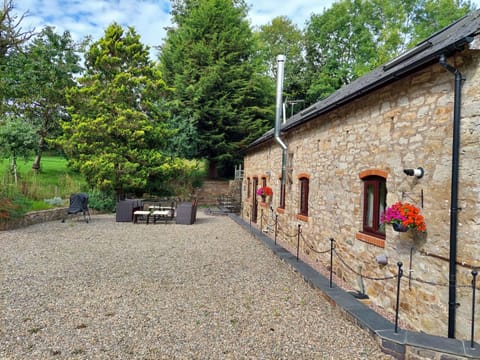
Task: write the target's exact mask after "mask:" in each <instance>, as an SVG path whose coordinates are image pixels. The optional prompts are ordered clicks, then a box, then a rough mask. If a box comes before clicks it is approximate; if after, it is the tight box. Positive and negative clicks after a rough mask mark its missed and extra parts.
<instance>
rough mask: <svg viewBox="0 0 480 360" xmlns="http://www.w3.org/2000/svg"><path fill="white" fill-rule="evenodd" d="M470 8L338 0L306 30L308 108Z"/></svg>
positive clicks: (448, 2) (416, 0)
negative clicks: (310, 104)
mask: <svg viewBox="0 0 480 360" xmlns="http://www.w3.org/2000/svg"><path fill="white" fill-rule="evenodd" d="M471 8H472V6H471V5H470V1H462V0H459V1H454V0H442V1H436V0H391V1H383V0H343V1H339V2H336V3H334V4H333V5H332V7H331V8H329V9H328V10H326V11H325V12H324V13H323V14H321V15H318V14H314V15H312V16H311V18H310V20H309V21H308V23H307V28H306V30H305V43H306V46H305V52H306V55H305V58H306V63H307V64H306V82H307V84H308V85H307V90H306V92H307V100H308V103H313V102H315V101H318V100H319V99H322V98H325V97H326V96H328V95H330V94H331V93H332V92H334V91H335V90H337V89H339V88H340V87H342V86H343V85H346V84H349V83H350V82H351V81H353V80H355V79H356V78H358V77H360V76H362V75H364V74H366V73H368V72H369V71H371V70H372V69H374V68H375V67H377V66H379V65H381V64H383V63H385V62H387V61H389V60H390V59H392V58H394V57H395V56H398V55H400V53H402V52H403V51H405V50H406V49H408V48H410V47H413V46H414V45H415V44H417V43H418V41H420V40H423V39H424V38H425V37H426V36H430V35H431V34H432V33H434V32H435V31H437V30H440V29H441V28H442V27H444V26H446V25H448V24H450V23H451V22H453V21H454V20H456V19H458V18H459V17H461V16H463V15H465V14H466V13H467V12H468V11H469V10H471Z"/></svg>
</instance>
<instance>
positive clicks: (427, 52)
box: [247, 9, 480, 150]
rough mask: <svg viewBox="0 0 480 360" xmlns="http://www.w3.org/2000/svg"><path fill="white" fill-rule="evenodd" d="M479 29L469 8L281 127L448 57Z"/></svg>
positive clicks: (477, 15)
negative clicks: (458, 16) (412, 46)
mask: <svg viewBox="0 0 480 360" xmlns="http://www.w3.org/2000/svg"><path fill="white" fill-rule="evenodd" d="M479 33H480V9H479V10H475V11H472V12H470V13H469V14H467V15H465V16H464V17H462V18H460V19H459V20H457V21H456V22H454V23H452V24H450V25H449V26H447V27H445V28H443V29H442V30H440V31H438V32H436V33H435V34H433V35H432V36H430V37H429V38H428V39H425V40H424V41H422V42H421V43H419V44H418V45H417V46H415V47H414V48H412V49H410V50H408V51H407V52H405V53H403V54H402V55H400V56H398V57H397V58H395V59H393V60H391V61H389V62H388V63H386V64H384V65H382V66H380V67H378V68H376V69H374V70H373V71H372V72H370V73H368V74H366V75H364V76H362V77H360V78H358V79H356V80H355V81H353V82H351V83H350V84H348V85H345V86H344V87H342V88H341V89H339V90H337V91H336V92H334V93H333V94H332V95H330V96H329V97H327V98H325V99H323V100H320V101H318V102H316V103H315V104H313V105H311V106H309V107H308V108H306V109H304V110H302V111H300V112H299V113H296V114H295V115H293V116H292V117H291V118H289V119H288V121H287V122H286V123H284V124H282V126H281V131H282V132H286V131H288V130H289V129H292V128H294V127H296V126H299V125H301V124H303V123H305V122H308V121H309V120H312V119H314V118H316V117H318V116H319V115H321V114H324V113H326V112H329V111H331V110H333V109H335V108H338V107H340V106H342V105H344V104H346V103H349V102H351V101H352V100H354V99H357V98H359V97H361V96H364V95H365V94H366V93H369V92H371V91H373V90H376V89H378V88H380V87H382V86H385V85H387V84H389V83H392V82H394V81H397V80H399V79H400V78H402V77H405V76H407V75H408V74H411V73H412V72H414V71H418V70H419V69H421V68H422V67H425V66H427V65H429V64H432V63H436V62H438V61H439V58H440V55H445V56H447V57H448V56H449V55H451V54H453V53H455V52H458V51H462V50H463V49H464V46H465V45H466V44H468V43H469V42H471V41H472V40H473V38H474V36H475V35H477V34H479ZM273 134H274V129H271V130H269V131H267V132H266V133H265V134H263V135H262V136H261V137H260V138H258V139H256V140H255V141H254V142H252V143H251V144H250V145H249V146H248V148H247V150H248V149H250V148H252V147H255V146H256V145H259V144H261V143H263V142H265V141H268V140H269V139H271V138H272V137H273Z"/></svg>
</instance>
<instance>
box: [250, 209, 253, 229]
mask: <svg viewBox="0 0 480 360" xmlns="http://www.w3.org/2000/svg"><path fill="white" fill-rule="evenodd" d="M252 217H253V205H250V232H251V231H252Z"/></svg>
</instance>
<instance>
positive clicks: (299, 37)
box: [256, 16, 305, 110]
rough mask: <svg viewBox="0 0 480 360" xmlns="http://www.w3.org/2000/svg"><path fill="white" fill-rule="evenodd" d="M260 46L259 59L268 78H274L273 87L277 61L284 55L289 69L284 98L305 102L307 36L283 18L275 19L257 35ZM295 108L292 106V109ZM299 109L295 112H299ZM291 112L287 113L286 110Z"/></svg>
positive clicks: (286, 70)
mask: <svg viewBox="0 0 480 360" xmlns="http://www.w3.org/2000/svg"><path fill="white" fill-rule="evenodd" d="M256 36H257V37H258V40H259V42H260V44H259V55H260V56H261V58H262V60H263V62H264V63H265V64H267V65H268V74H269V75H270V77H271V78H272V87H273V86H275V85H274V84H275V82H276V77H277V73H276V66H277V63H276V58H277V56H278V55H285V56H286V59H287V60H286V61H287V63H286V64H287V66H285V77H284V85H283V89H284V92H283V93H284V98H285V100H286V101H289V100H290V101H292V100H298V99H300V100H302V99H304V98H305V94H304V93H303V87H304V85H303V73H304V66H305V64H304V59H303V56H302V51H303V49H304V36H303V33H302V31H301V30H300V29H299V28H298V27H297V26H296V25H295V24H293V23H292V21H291V20H290V19H289V18H287V17H285V16H280V17H276V18H274V19H273V20H272V21H271V22H270V23H269V24H267V25H263V26H261V27H260V30H259V31H257V32H256ZM291 106H293V105H291ZM300 108H301V107H299V106H297V107H296V108H295V110H298V109H300ZM287 110H288V109H287Z"/></svg>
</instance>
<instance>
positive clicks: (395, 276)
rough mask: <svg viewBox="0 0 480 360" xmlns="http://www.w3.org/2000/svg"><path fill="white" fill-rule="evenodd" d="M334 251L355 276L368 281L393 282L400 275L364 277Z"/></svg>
mask: <svg viewBox="0 0 480 360" xmlns="http://www.w3.org/2000/svg"><path fill="white" fill-rule="evenodd" d="M333 251H334V252H335V254H336V255H337V257H338V259H339V260H340V261H341V262H342V264H343V265H345V267H346V268H347V269H349V270H350V271H351V272H353V273H354V274H356V275H359V276H361V277H362V278H364V279H368V280H375V281H380V280H392V279H396V278H397V276H398V275H391V276H385V277H371V276H367V275H363V274H362V273H359V272H358V271H356V270H354V269H352V267H351V266H350V265H348V264H347V263H346V262H345V260H343V258H342V257H341V256H340V255H339V254H338V252H337V250H335V249H333Z"/></svg>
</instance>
